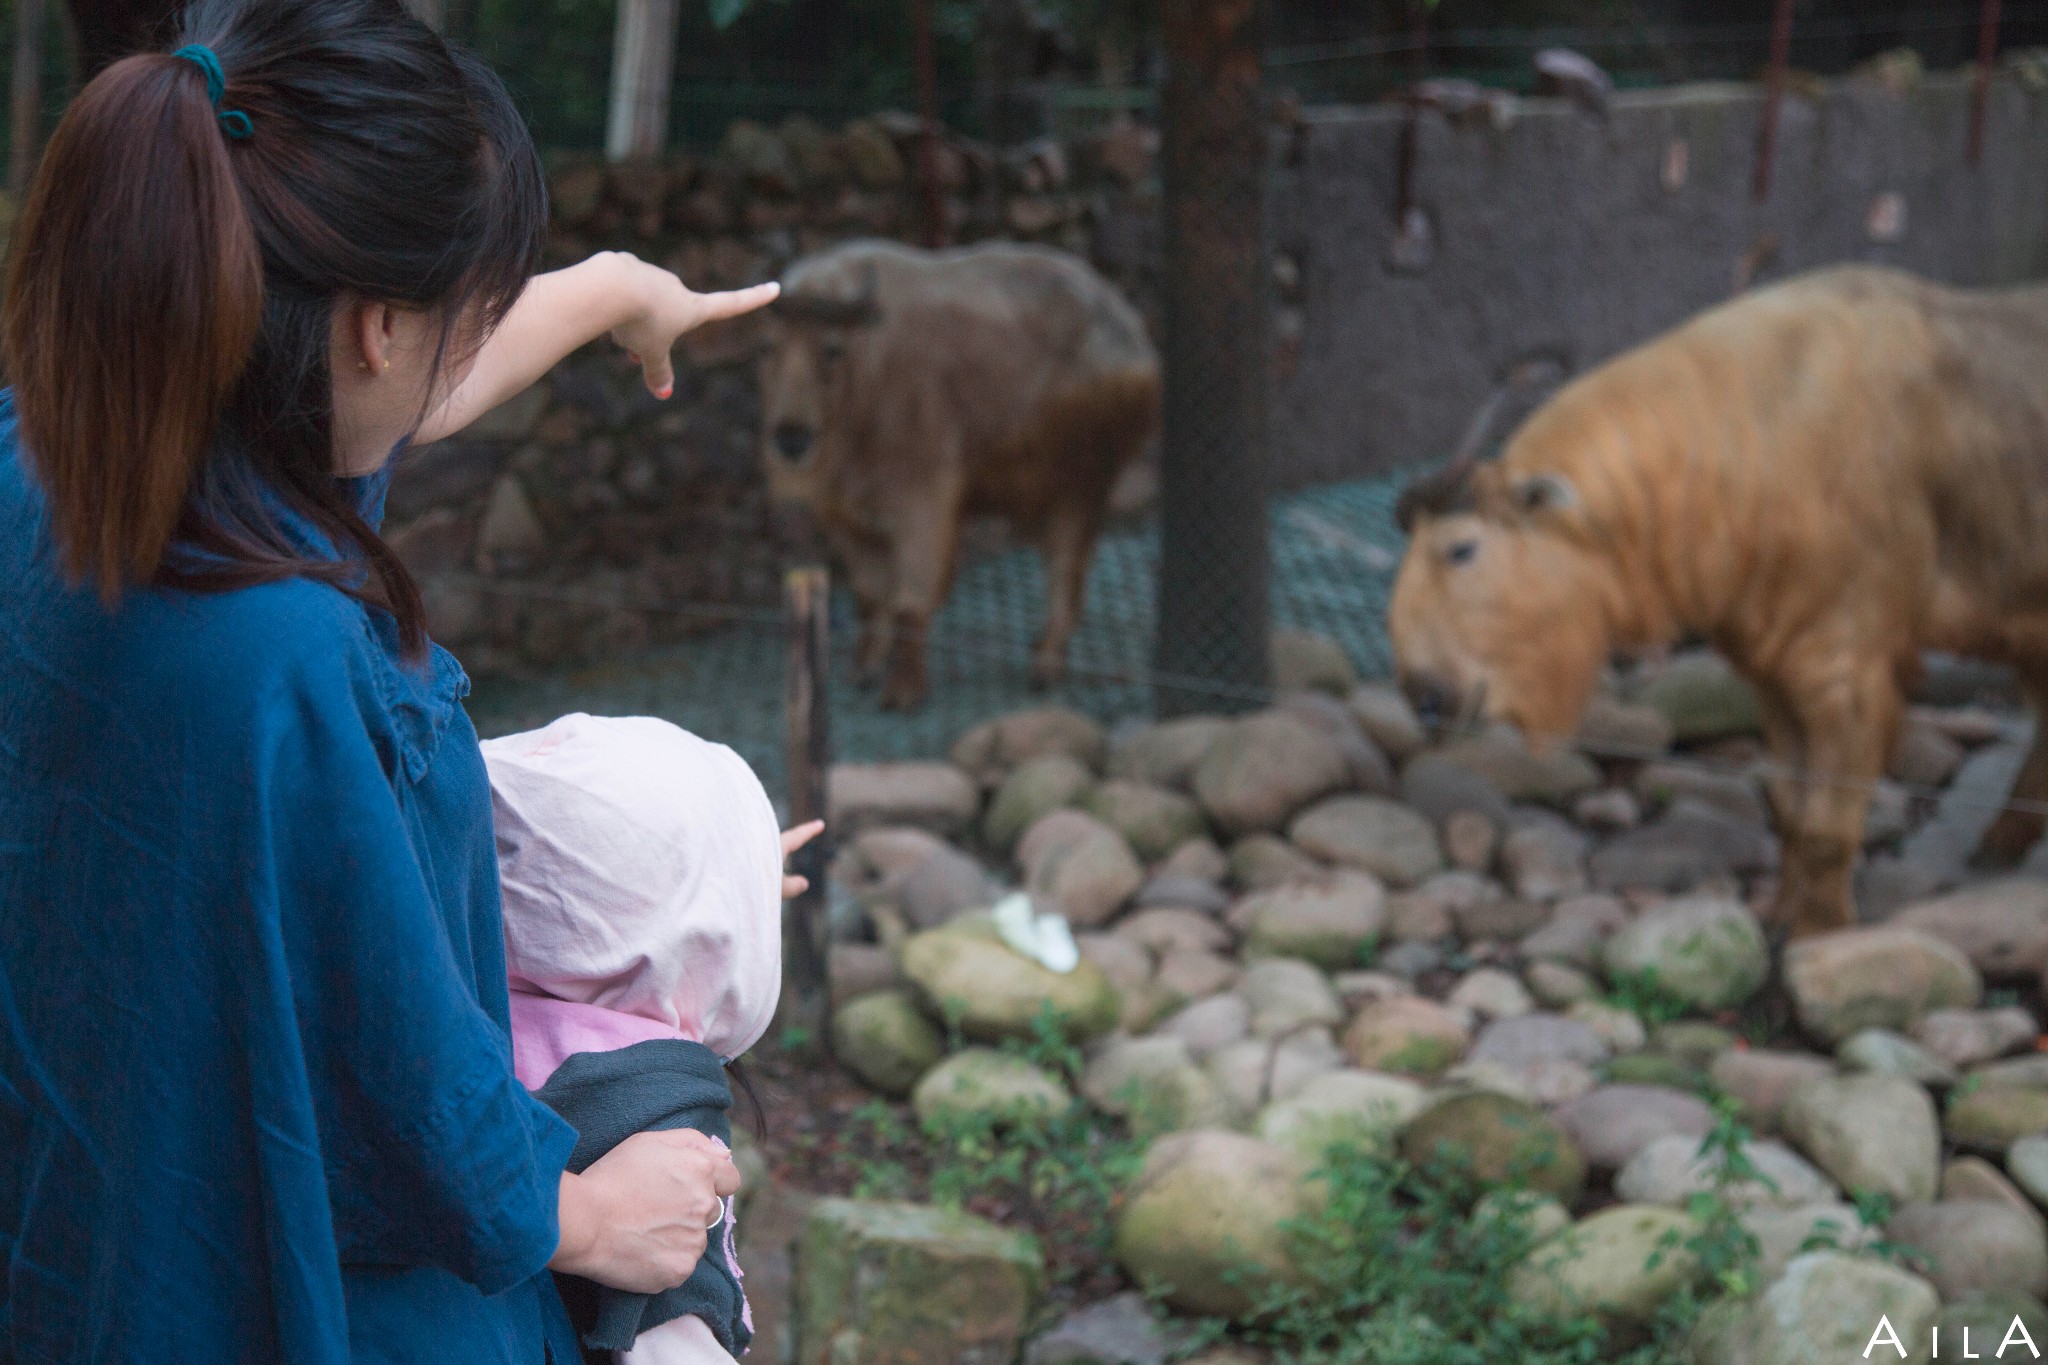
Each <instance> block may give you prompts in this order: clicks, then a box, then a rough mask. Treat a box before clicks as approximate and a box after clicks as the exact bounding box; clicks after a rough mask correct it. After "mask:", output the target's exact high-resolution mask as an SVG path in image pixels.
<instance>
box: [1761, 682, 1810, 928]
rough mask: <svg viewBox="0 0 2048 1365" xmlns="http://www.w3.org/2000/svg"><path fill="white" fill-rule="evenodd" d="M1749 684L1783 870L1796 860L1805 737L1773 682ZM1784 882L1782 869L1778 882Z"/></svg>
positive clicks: (1804, 759)
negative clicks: (1760, 728) (1765, 753)
mask: <svg viewBox="0 0 2048 1365" xmlns="http://www.w3.org/2000/svg"><path fill="white" fill-rule="evenodd" d="M1752 686H1754V687H1755V689H1756V701H1757V711H1758V713H1759V715H1761V717H1762V719H1763V729H1764V747H1765V749H1766V750H1767V751H1768V753H1769V755H1770V768H1769V770H1768V771H1767V772H1766V773H1765V775H1764V794H1765V796H1766V797H1768V798H1769V801H1770V807H1771V822H1772V824H1773V825H1774V826H1775V827H1776V829H1777V834H1778V853H1779V867H1780V869H1781V870H1782V869H1783V868H1785V867H1788V866H1791V865H1792V864H1794V863H1796V862H1797V861H1798V860H1799V855H1798V852H1797V849H1798V844H1799V831H1800V823H1799V821H1800V807H1801V803H1802V801H1803V800H1804V792H1805V789H1804V788H1803V787H1802V786H1801V785H1800V783H1799V774H1800V773H1802V772H1805V771H1806V737H1805V736H1804V735H1803V734H1802V733H1801V732H1800V729H1799V716H1798V713H1797V712H1796V711H1794V710H1793V708H1792V703H1791V701H1790V700H1789V699H1787V698H1786V696H1785V695H1784V693H1783V692H1781V691H1780V690H1779V689H1778V687H1777V685H1776V684H1775V683H1774V682H1770V681H1768V680H1756V681H1753V682H1752ZM1783 884H1784V879H1783V876H1782V871H1781V875H1780V878H1779V885H1780V886H1782V885H1783ZM1777 927H1779V928H1781V929H1782V928H1786V927H1789V926H1777Z"/></svg>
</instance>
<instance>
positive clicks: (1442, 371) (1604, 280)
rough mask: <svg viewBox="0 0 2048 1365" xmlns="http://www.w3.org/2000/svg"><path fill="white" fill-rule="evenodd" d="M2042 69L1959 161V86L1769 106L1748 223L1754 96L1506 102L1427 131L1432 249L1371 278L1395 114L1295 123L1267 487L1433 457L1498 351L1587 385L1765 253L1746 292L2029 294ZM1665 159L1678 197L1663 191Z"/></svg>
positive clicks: (1343, 113)
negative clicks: (1846, 275) (1294, 338)
mask: <svg viewBox="0 0 2048 1365" xmlns="http://www.w3.org/2000/svg"><path fill="white" fill-rule="evenodd" d="M2037 72H2038V68H2036V67H2031V66H2021V67H2018V68H2008V70H2007V71H2005V72H2002V73H2001V75H2000V77H1999V79H1998V80H1997V81H1996V82H1995V83H1994V85H1993V87H1992V99H1991V105H1990V117H1989V124H1988V132H1987V137H1986V152H1985V156H1984V161H1983V164H1982V165H1981V166H1980V167H1977V168H1972V167H1970V166H1969V165H1968V164H1967V163H1966V161H1965V155H1964V152H1965V146H1966V143H1967V141H1968V129H1969V119H1970V94H1969V81H1968V79H1967V78H1966V77H1964V76H1963V75H1961V74H1951V75H1940V76H1930V77H1928V78H1926V79H1924V80H1922V81H1920V82H1918V83H1917V84H1916V85H1914V86H1912V87H1911V88H1909V89H1906V90H1904V91H1895V90H1892V89H1888V88H1886V87H1884V86H1882V85H1880V84H1878V83H1877V82H1876V81H1874V80H1873V81H1853V80H1852V81H1842V82H1831V83H1828V84H1827V85H1826V86H1825V87H1821V86H1818V85H1816V86H1814V87H1813V88H1811V89H1809V90H1807V91H1805V92H1804V93H1803V94H1799V95H1795V94H1788V96H1787V98H1786V100H1785V102H1784V104H1783V106H1782V112H1781V117H1780V122H1779V132H1778V153H1777V159H1776V172H1775V176H1774V185H1773V189H1772V192H1771V195H1770V198H1769V200H1768V201H1767V202H1766V203H1764V204H1762V205H1760V206H1759V205H1756V204H1754V203H1752V197H1751V177H1752V175H1753V174H1754V170H1755V164H1756V162H1755V157H1756V144H1757V127H1758V120H1759V114H1760V111H1761V109H1762V106H1763V99H1762V96H1761V94H1760V93H1759V92H1758V91H1757V90H1756V89H1755V88H1754V87H1745V86H1699V87H1687V88H1681V89H1676V90H1665V91H1656V92H1643V93H1634V94H1624V95H1622V96H1620V97H1618V99H1617V100H1616V102H1615V107H1614V109H1613V110H1612V112H1611V114H1610V116H1609V117H1608V118H1606V119H1605V120H1602V119H1600V118H1598V117H1596V116H1594V115H1592V114H1589V113H1586V112H1584V111H1582V110H1579V109H1576V108H1574V107H1571V106H1568V105H1565V104H1563V103H1561V102H1556V101H1535V102H1529V103H1525V104H1523V105H1521V106H1520V107H1519V109H1518V111H1517V112H1516V114H1515V116H1514V117H1513V118H1512V119H1511V121H1509V122H1508V124H1507V126H1505V127H1502V128H1495V127H1491V126H1476V127H1474V126H1453V125H1452V124H1451V123H1450V122H1449V121H1447V120H1446V119H1444V118H1443V117H1442V116H1440V115H1436V114H1429V115H1426V116H1425V118H1424V122H1423V124H1422V128H1421V138H1420V156H1419V159H1418V167H1417V173H1416V198H1417V201H1418V203H1419V204H1420V206H1421V207H1422V208H1423V209H1424V210H1425V211H1426V212H1427V213H1428V214H1429V215H1430V218H1431V220H1432V222H1433V225H1434V233H1435V255H1434V259H1433V260H1432V261H1431V263H1430V264H1429V265H1428V266H1427V267H1426V268H1423V269H1421V270H1419V271H1416V272H1413V273H1402V272H1401V271H1399V270H1397V269H1395V268H1394V267H1393V266H1392V265H1390V263H1389V260H1388V248H1389V245H1390V243H1391V242H1392V240H1393V238H1394V233H1395V222H1394V217H1395V209H1394V202H1395V194H1396V166H1397V157H1398V149H1399V143H1400V135H1401V124H1402V117H1403V116H1402V114H1401V113H1400V112H1399V111H1397V110H1391V109H1383V108H1369V109H1349V108H1340V109H1319V110H1312V111H1310V112H1309V113H1308V114H1307V115H1306V119H1307V121H1306V124H1305V126H1304V127H1303V128H1302V129H1301V130H1300V133H1299V135H1298V136H1297V137H1296V139H1295V140H1294V145H1293V147H1292V148H1291V150H1290V152H1289V153H1288V154H1287V155H1285V156H1283V158H1282V159H1283V163H1284V164H1283V165H1282V166H1281V167H1280V169H1279V170H1278V173H1277V177H1276V184H1275V187H1274V197H1273V240H1274V245H1275V247H1276V249H1277V250H1278V251H1280V252H1281V253H1283V254H1285V255H1286V256H1288V257H1291V258H1292V260H1293V262H1294V264H1295V265H1296V266H1297V267H1298V271H1299V278H1300V286H1299V296H1298V300H1297V301H1296V302H1295V303H1293V304H1292V305H1290V306H1291V307H1292V308H1293V309H1295V310H1296V311H1295V313H1294V315H1293V316H1292V317H1290V318H1289V319H1288V320H1287V325H1288V326H1290V327H1292V328H1296V329H1298V331H1299V347H1298V360H1297V361H1295V362H1294V363H1292V364H1291V365H1288V364H1285V363H1283V367H1282V369H1283V375H1282V379H1281V381H1280V387H1279V390H1278V393H1277V402H1276V414H1275V416H1276V430H1275V437H1276V441H1275V448H1276V459H1277V461H1278V468H1277V469H1276V471H1275V473H1276V475H1277V477H1278V478H1279V480H1280V481H1281V482H1282V483H1284V484H1286V485H1289V486H1296V485H1301V484H1307V483H1317V482H1322V481H1325V480H1331V479H1340V478H1355V477H1358V476H1361V475H1366V474H1372V473H1379V472H1384V471H1387V470H1391V469H1395V468H1398V467H1401V466H1403V465H1407V464H1411V463H1414V462H1416V461H1420V460H1426V459H1429V458H1432V457H1436V456H1440V455H1442V454H1444V453H1446V452H1447V451H1448V450H1449V448H1450V447H1451V446H1452V445H1454V444H1455V442H1456V441H1457V438H1458V436H1459V434H1460V433H1461V432H1462V431H1463V429H1464V427H1465V424H1466V422H1467V421H1468V420H1469V418H1470V416H1471V414H1472V412H1473V411H1474V410H1475V408H1476V407H1477V406H1478V404H1479V403H1480V402H1481V401H1482V400H1483V399H1484V397H1485V395H1486V393H1487V391H1488V390H1489V388H1490V387H1491V386H1492V384H1493V382H1494V380H1495V377H1496V375H1497V374H1498V373H1499V372H1500V370H1501V369H1502V367H1503V366H1505V365H1506V364H1508V363H1509V362H1511V361H1512V360H1513V359H1514V358H1515V357H1517V356H1518V355H1521V354H1523V353H1526V352H1528V351H1530V350H1532V349H1536V348H1542V347H1557V348H1561V349H1562V350H1564V351H1565V352H1566V353H1567V354H1569V355H1570V356H1571V357H1572V360H1573V363H1574V365H1575V367H1577V368H1581V369H1583V368H1586V367H1589V366H1591V365H1593V364H1595V363H1597V362H1599V361H1600V360H1602V359H1604V358H1606V357H1608V356H1611V355H1613V354H1615V353H1616V352H1618V351H1620V350H1623V349H1625V348H1627V347H1629V346H1631V345H1633V344H1635V343H1637V342H1640V341H1642V340H1644V339H1646V338H1649V337H1651V336H1654V335H1656V334H1657V333H1659V332H1661V331H1663V330H1665V329H1667V328H1669V327H1670V326H1672V325H1673V324H1675V323H1678V322H1680V321H1682V320H1683V319H1685V318H1686V317H1688V316H1690V315H1691V314H1693V313H1695V312H1697V311H1698V310H1700V309H1702V308H1706V307H1709V306H1711V305H1713V304H1715V303H1717V302H1719V301H1721V300H1723V299H1726V298H1728V297H1729V296H1730V294H1731V292H1732V290H1733V281H1734V279H1735V276H1736V272H1737V269H1738V263H1740V262H1741V261H1742V260H1743V259H1744V257H1745V256H1746V255H1750V254H1751V253H1752V252H1755V251H1757V249H1758V244H1759V242H1760V240H1761V239H1765V238H1767V237H1775V239H1776V240H1777V243H1778V247H1777V250H1776V253H1775V255H1773V256H1772V257H1771V258H1770V259H1769V260H1768V261H1767V262H1766V263H1765V264H1764V265H1763V267H1762V268H1761V269H1759V270H1758V271H1756V272H1755V276H1756V280H1757V282H1759V283H1764V282H1768V281H1770V280H1773V279H1780V278H1783V277H1784V276H1786V275H1788V274H1792V273H1795V272H1798V271H1802V270H1806V269H1810V268H1812V267H1815V266H1819V265H1824V264H1828V263H1831V262H1839V261H1865V262H1872V263H1882V264H1887V265H1895V266H1900V267H1904V268H1906V269H1909V270H1913V271H1916V272H1919V273H1922V274H1925V275H1928V276H1931V277H1933V278H1936V279H1941V280H1947V281H1951V282H1954V283H1957V284H1971V285H1980V284H1995V283H2001V282H2007V281H2013V280H2021V279H2027V278H2032V277H2037V276H2041V275H2048V89H2043V88H2042V86H2041V82H2040V81H2039V78H2038V75H2036V74H2035V73H2037ZM2030 75H2032V76H2035V78H2034V79H2032V80H2029V79H2026V77H2028V76H2030ZM1675 145H1682V146H1683V148H1684V150H1683V152H1675V151H1674V150H1673V149H1674V146H1675ZM1681 157H1682V159H1683V163H1684V168H1685V173H1684V176H1683V179H1682V182H1679V183H1676V184H1675V185H1671V184H1667V181H1668V180H1675V179H1676V178H1675V177H1670V176H1668V175H1667V167H1668V166H1671V165H1673V164H1675V158H1681ZM1885 195H1896V196H1898V199H1899V201H1900V202H1902V203H1903V207H1904V220H1903V230H1902V231H1900V232H1898V234H1897V235H1896V239H1895V240H1881V239H1882V238H1884V237H1885V236H1886V235H1887V234H1886V233H1885V232H1884V231H1883V230H1882V227H1883V225H1882V224H1880V225H1879V230H1878V231H1876V232H1873V228H1872V220H1873V216H1875V217H1877V218H1882V217H1883V216H1884V214H1883V213H1882V211H1875V213H1874V205H1876V203H1877V201H1878V200H1879V198H1880V196H1885Z"/></svg>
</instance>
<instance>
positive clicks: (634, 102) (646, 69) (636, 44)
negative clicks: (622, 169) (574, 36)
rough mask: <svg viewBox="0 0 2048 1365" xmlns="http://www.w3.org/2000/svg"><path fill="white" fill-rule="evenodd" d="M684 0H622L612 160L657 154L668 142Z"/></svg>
mask: <svg viewBox="0 0 2048 1365" xmlns="http://www.w3.org/2000/svg"><path fill="white" fill-rule="evenodd" d="M677 3H678V0H619V17H618V24H617V27H615V28H614V29H613V30H612V94H611V109H610V113H609V116H608V117H607V119H606V122H605V133H604V154H605V159H606V160H608V161H639V160H644V159H647V158H651V157H657V156H660V155H661V154H662V152H663V151H664V150H666V149H667V147H668V101H669V80H670V77H671V76H672V75H673V74H674V71H675V57H676V6H677Z"/></svg>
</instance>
